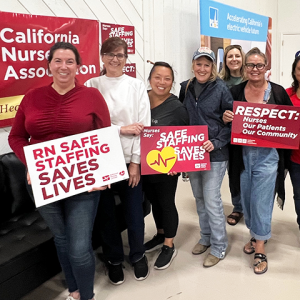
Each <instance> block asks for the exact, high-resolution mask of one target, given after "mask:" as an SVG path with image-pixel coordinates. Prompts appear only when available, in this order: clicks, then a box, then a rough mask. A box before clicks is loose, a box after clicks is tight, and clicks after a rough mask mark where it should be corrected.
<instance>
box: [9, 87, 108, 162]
mask: <svg viewBox="0 0 300 300" xmlns="http://www.w3.org/2000/svg"><path fill="white" fill-rule="evenodd" d="M110 125H111V121H110V116H109V111H108V108H107V105H106V102H105V100H104V98H103V96H102V95H101V94H100V92H99V91H98V90H97V89H95V88H88V87H86V86H83V85H79V84H76V85H75V87H74V88H73V89H72V90H70V91H69V92H67V93H66V94H64V95H60V94H59V93H57V92H56V90H54V89H53V88H52V87H51V84H50V85H48V86H44V87H41V88H37V89H33V90H31V91H29V92H28V93H27V94H26V95H25V96H24V98H23V100H22V102H21V104H20V107H19V109H18V112H17V114H16V117H15V120H14V123H13V126H12V129H11V132H10V134H9V137H8V141H9V145H10V147H11V148H12V150H13V151H14V152H15V154H16V155H17V157H18V158H19V159H20V160H21V161H22V162H23V163H24V164H25V165H26V160H25V155H24V151H23V147H24V146H27V145H31V144H36V143H40V142H45V141H49V140H53V139H57V138H61V137H65V136H69V135H73V134H77V133H82V132H86V131H90V130H94V129H99V128H103V127H108V126H110Z"/></svg>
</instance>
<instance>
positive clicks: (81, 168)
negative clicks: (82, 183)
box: [77, 161, 88, 174]
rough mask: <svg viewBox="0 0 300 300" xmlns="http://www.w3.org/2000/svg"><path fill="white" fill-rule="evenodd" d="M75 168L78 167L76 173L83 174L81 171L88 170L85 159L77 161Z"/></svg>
mask: <svg viewBox="0 0 300 300" xmlns="http://www.w3.org/2000/svg"><path fill="white" fill-rule="evenodd" d="M77 168H78V174H83V173H86V172H88V169H87V166H86V162H85V161H83V162H80V163H78V164H77Z"/></svg>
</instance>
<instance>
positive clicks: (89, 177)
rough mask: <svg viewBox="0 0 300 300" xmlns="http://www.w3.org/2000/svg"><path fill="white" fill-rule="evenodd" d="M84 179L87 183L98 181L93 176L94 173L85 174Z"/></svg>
mask: <svg viewBox="0 0 300 300" xmlns="http://www.w3.org/2000/svg"><path fill="white" fill-rule="evenodd" d="M84 179H85V180H86V185H93V184H95V182H96V180H95V178H94V177H93V174H86V175H85V176H84Z"/></svg>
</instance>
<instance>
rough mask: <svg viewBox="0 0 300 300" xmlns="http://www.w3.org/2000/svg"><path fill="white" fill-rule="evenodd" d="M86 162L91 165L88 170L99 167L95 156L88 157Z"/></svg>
mask: <svg viewBox="0 0 300 300" xmlns="http://www.w3.org/2000/svg"><path fill="white" fill-rule="evenodd" d="M88 164H89V166H90V167H91V168H90V171H95V170H97V169H99V165H98V164H97V159H96V158H93V159H90V160H89V161H88Z"/></svg>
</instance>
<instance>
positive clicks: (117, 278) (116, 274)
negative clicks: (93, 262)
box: [107, 262, 125, 285]
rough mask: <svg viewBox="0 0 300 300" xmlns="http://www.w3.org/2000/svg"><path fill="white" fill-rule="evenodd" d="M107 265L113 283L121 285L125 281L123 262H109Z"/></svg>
mask: <svg viewBox="0 0 300 300" xmlns="http://www.w3.org/2000/svg"><path fill="white" fill-rule="evenodd" d="M107 267H108V277H109V280H110V282H111V283H112V284H114V285H119V284H122V283H123V282H124V281H125V277H124V273H123V265H122V264H118V265H113V264H111V263H110V262H108V264H107Z"/></svg>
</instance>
